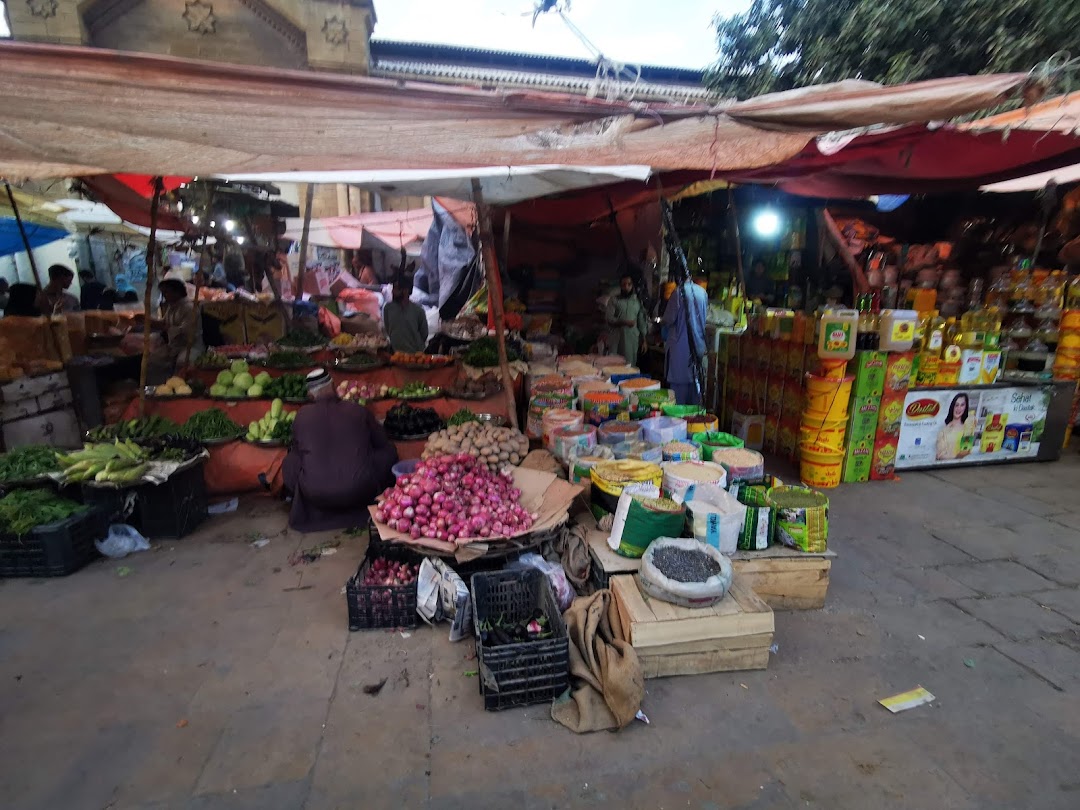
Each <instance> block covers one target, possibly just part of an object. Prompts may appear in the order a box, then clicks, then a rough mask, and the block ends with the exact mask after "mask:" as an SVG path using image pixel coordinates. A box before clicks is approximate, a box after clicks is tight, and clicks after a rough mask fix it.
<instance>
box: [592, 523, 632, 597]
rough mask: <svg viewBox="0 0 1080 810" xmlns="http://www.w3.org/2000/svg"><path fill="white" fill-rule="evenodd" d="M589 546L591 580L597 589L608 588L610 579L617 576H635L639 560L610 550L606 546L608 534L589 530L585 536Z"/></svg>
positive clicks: (609, 547)
mask: <svg viewBox="0 0 1080 810" xmlns="http://www.w3.org/2000/svg"><path fill="white" fill-rule="evenodd" d="M585 539H586V541H587V542H588V544H589V556H590V557H592V580H593V582H594V583H596V587H598V588H607V587H609V581H610V579H611V577H613V576H617V575H618V574H636V573H637V572H638V569H640V568H641V560H639V559H634V558H632V557H623V556H622V555H620V554H616V553H615V552H614V551H612V550H611V546H609V545H608V544H607V539H608V533H607V532H605V531H603V530H601V529H591V530H590V531H589V532H588V533H586V535H585Z"/></svg>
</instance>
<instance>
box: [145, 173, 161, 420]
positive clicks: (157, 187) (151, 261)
mask: <svg viewBox="0 0 1080 810" xmlns="http://www.w3.org/2000/svg"><path fill="white" fill-rule="evenodd" d="M163 190H164V184H163V183H162V182H161V178H160V177H155V178H154V199H153V200H152V201H151V203H150V240H149V241H148V242H147V245H146V288H145V290H144V292H143V344H142V363H140V364H139V417H140V418H142V417H143V416H145V415H146V373H147V371H148V370H149V368H150V294H151V293H152V292H153V289H154V274H155V273H156V272H157V253H158V249H157V220H158V208H160V207H161V193H162V191H163Z"/></svg>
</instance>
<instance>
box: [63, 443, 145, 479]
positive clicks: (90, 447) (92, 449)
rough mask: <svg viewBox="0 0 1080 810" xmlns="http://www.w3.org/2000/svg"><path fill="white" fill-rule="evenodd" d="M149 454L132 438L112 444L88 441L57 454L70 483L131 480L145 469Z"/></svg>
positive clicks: (140, 476) (65, 476)
mask: <svg viewBox="0 0 1080 810" xmlns="http://www.w3.org/2000/svg"><path fill="white" fill-rule="evenodd" d="M146 458H147V456H146V452H145V451H144V450H143V449H142V448H141V447H139V445H137V444H135V442H133V441H131V439H124V440H123V441H121V440H120V439H117V440H116V441H115V442H113V443H112V444H85V445H83V449H82V450H76V451H75V452H73V453H67V454H64V453H57V454H56V460H57V461H58V462H60V466H61V467H62V468H63V471H64V480H65V481H66V482H68V483H74V482H78V481H102V482H110V483H114V484H130V483H132V482H134V481H138V480H139V479H140V478H142V476H143V473H145V472H146Z"/></svg>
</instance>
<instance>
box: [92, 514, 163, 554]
mask: <svg viewBox="0 0 1080 810" xmlns="http://www.w3.org/2000/svg"><path fill="white" fill-rule="evenodd" d="M94 545H95V546H97V550H98V551H100V552H101V553H102V554H103V555H105V556H106V557H112V558H113V559H114V560H119V559H120V558H121V557H126V556H127V555H128V554H132V553H134V552H136V551H148V550H149V549H150V541H149V540H147V539H146V538H145V537H143V536H142V535H141V534H139V533H138V532H137V531H135V529H134V528H133V527H131V526H128V525H127V524H126V523H114V524H112V525H111V526H110V527H109V533H108V535H106V537H105V539H104V540H95V541H94Z"/></svg>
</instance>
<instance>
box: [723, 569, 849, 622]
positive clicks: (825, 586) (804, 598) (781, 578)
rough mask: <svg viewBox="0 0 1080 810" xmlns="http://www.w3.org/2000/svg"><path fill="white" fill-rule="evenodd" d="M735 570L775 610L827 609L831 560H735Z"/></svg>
mask: <svg viewBox="0 0 1080 810" xmlns="http://www.w3.org/2000/svg"><path fill="white" fill-rule="evenodd" d="M732 566H733V567H734V568H735V570H736V571H737V572H738V575H739V578H740V580H741V581H742V582H743V583H745V584H746V585H748V586H749V587H750V588H752V589H753V591H754V593H756V594H757V595H758V596H759V597H761V598H762V599H763V600H764V601H765V602H766V603H767V604H768V605H769V607H771V608H772V609H773V610H817V609H819V608H821V607H823V606H824V605H825V596H826V594H827V593H828V590H829V573H830V570H831V568H832V560H831V559H828V558H825V557H813V558H807V559H797V558H773V559H761V560H733V561H732Z"/></svg>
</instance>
